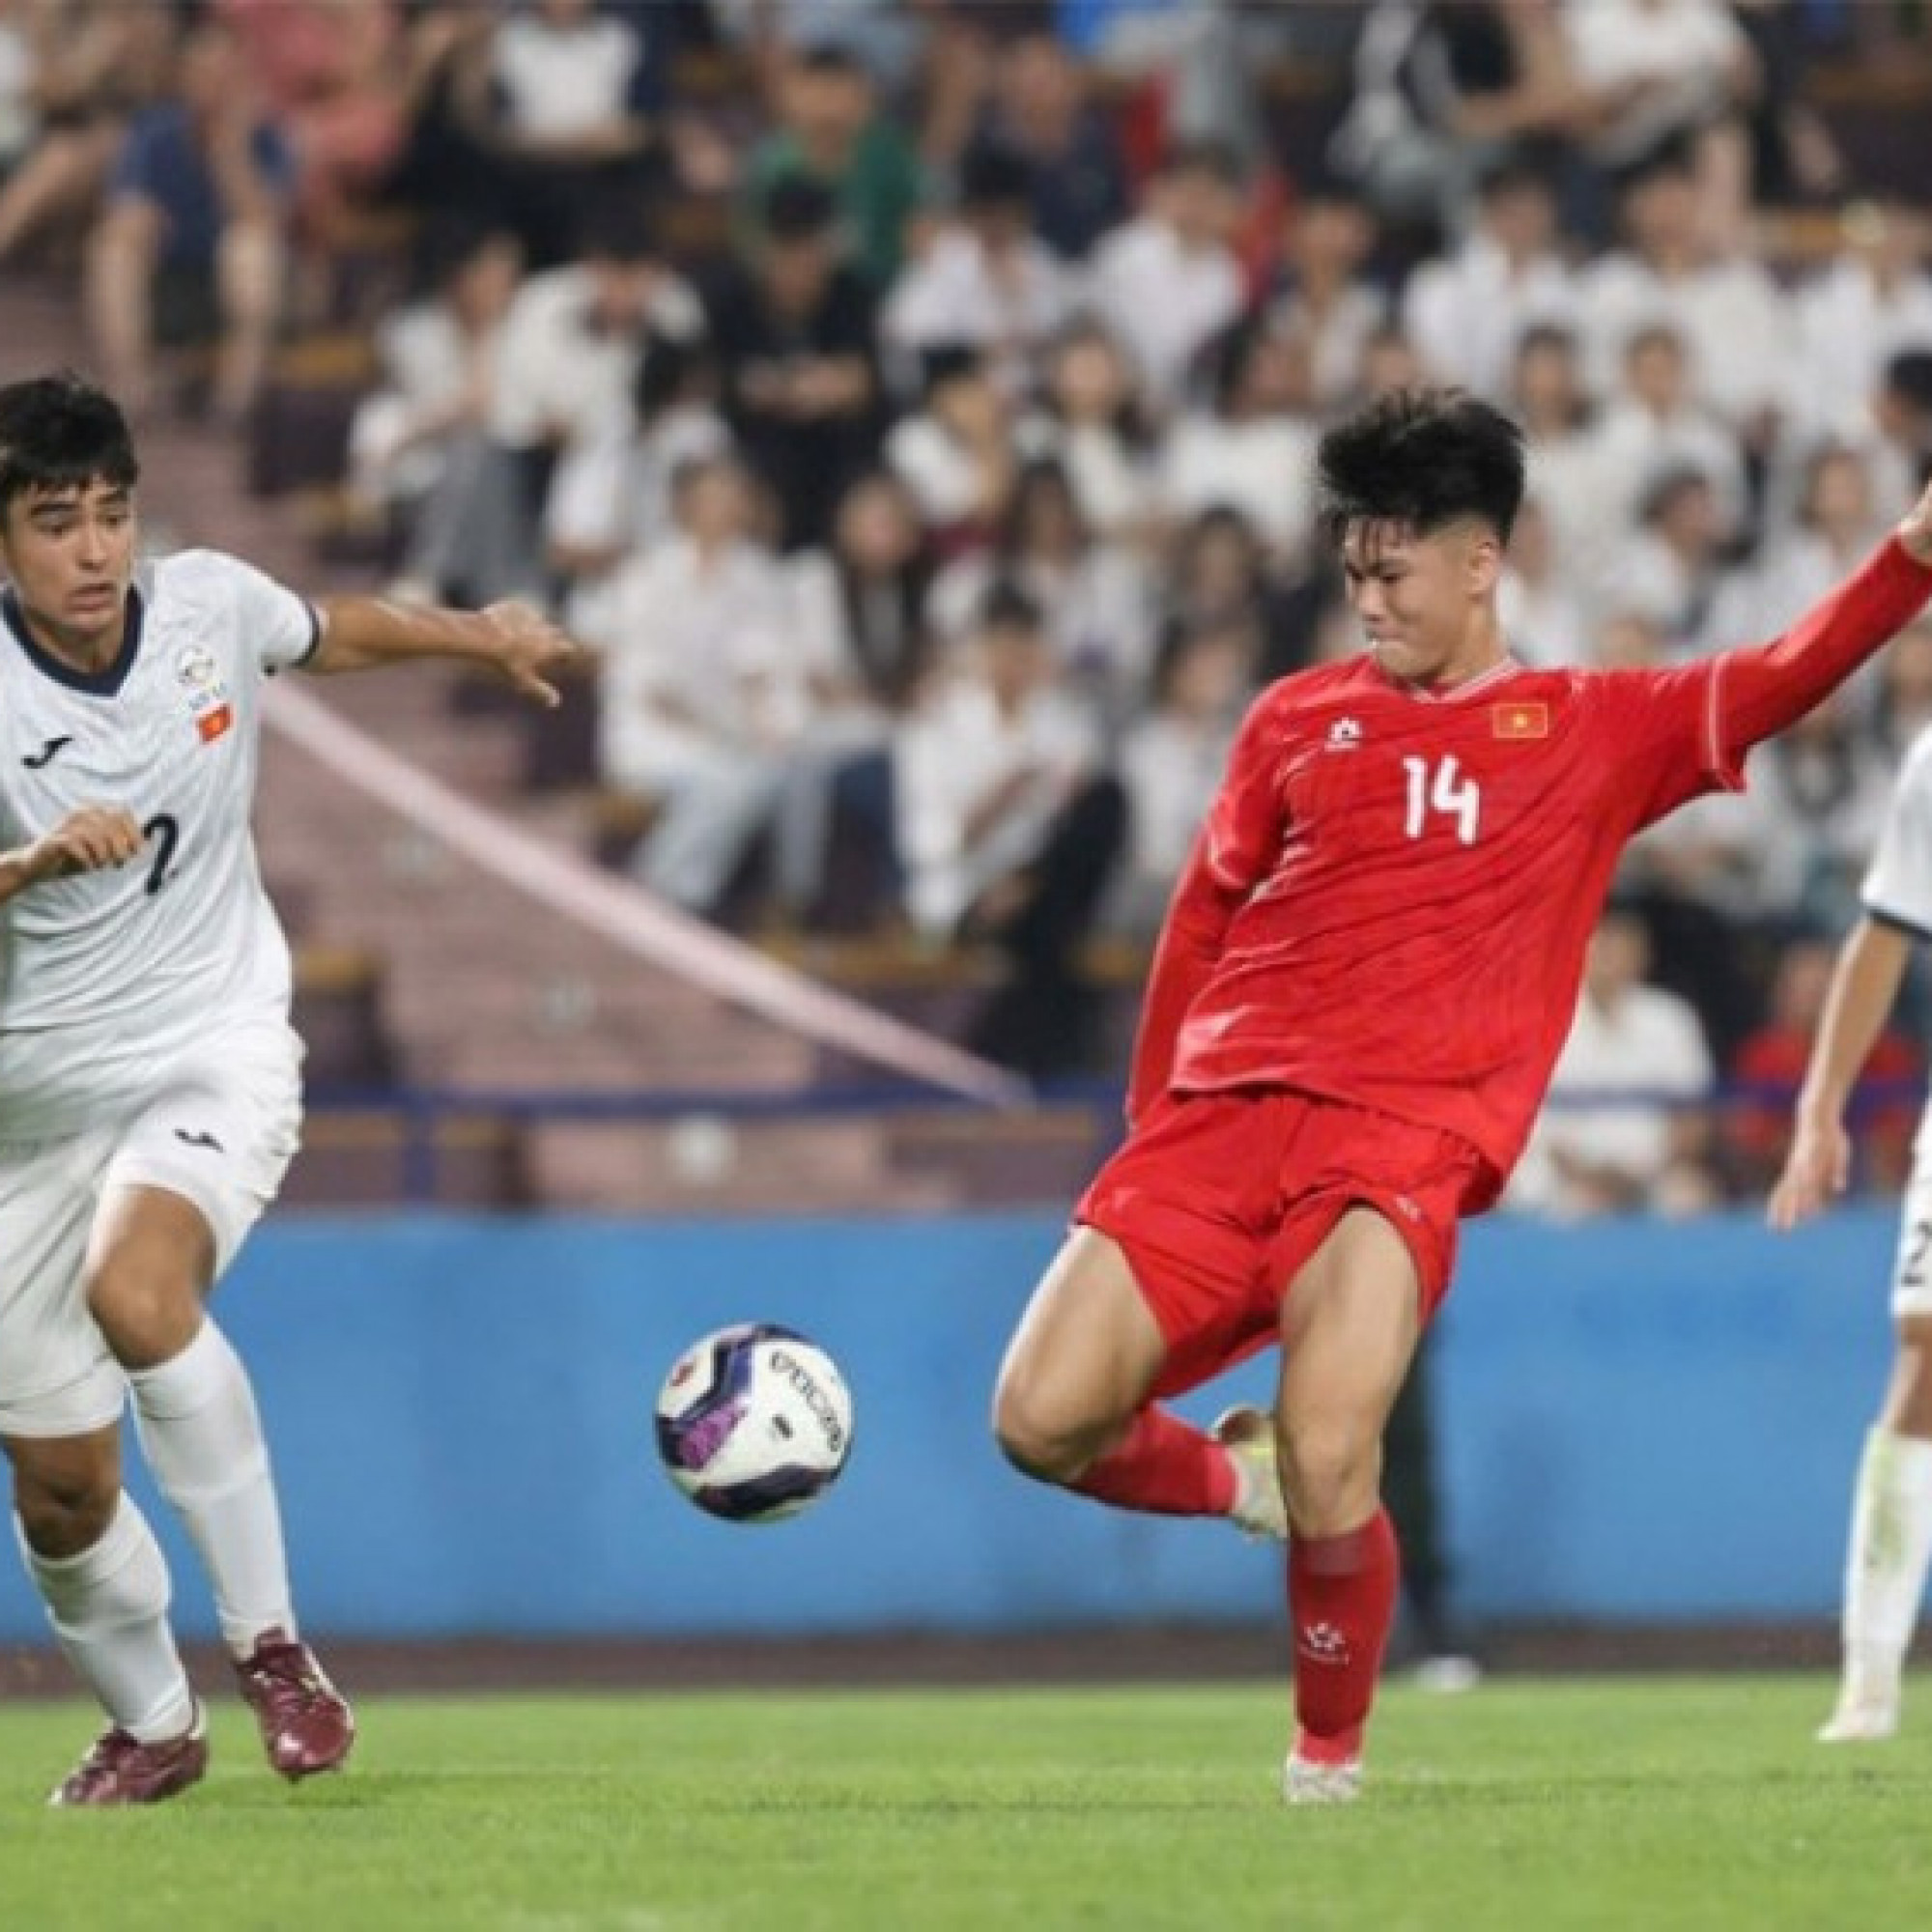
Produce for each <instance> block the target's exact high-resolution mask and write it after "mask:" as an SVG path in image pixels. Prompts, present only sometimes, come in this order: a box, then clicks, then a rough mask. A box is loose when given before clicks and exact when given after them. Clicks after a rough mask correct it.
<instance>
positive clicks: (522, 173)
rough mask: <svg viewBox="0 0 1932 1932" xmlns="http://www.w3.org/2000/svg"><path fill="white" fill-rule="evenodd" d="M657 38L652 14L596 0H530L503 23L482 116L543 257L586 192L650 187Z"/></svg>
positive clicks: (534, 247)
mask: <svg viewBox="0 0 1932 1932" xmlns="http://www.w3.org/2000/svg"><path fill="white" fill-rule="evenodd" d="M655 40H656V35H655V34H654V33H653V32H652V31H651V28H650V23H649V22H648V19H647V18H645V17H642V16H638V17H633V16H632V15H631V14H629V13H628V12H624V11H617V10H606V9H604V8H602V7H600V6H599V5H598V4H597V0H525V4H523V5H521V6H519V7H518V8H517V10H516V11H515V12H513V13H511V14H508V15H507V17H505V18H504V19H503V20H502V21H501V22H500V24H499V25H498V26H497V32H496V36H495V39H494V42H493V43H492V46H491V50H490V64H489V66H488V68H487V69H485V70H482V74H483V77H485V78H487V81H488V88H487V98H486V99H485V100H484V101H483V102H482V103H480V106H481V113H480V115H479V116H478V118H479V119H480V120H481V122H482V125H483V126H484V127H485V128H487V130H488V138H489V140H490V143H491V146H492V149H493V150H494V151H495V153H496V154H497V156H500V157H501V159H502V160H503V162H504V163H505V164H506V165H507V166H508V168H509V169H510V170H511V172H512V174H513V176H514V178H515V180H516V182H517V185H518V193H519V197H520V201H521V203H522V205H523V207H524V209H525V211H526V213H525V220H526V226H528V227H529V228H530V230H531V232H530V236H529V240H530V246H531V252H532V254H533V256H534V258H535V259H536V260H538V261H539V262H546V261H549V260H554V256H553V255H552V254H551V253H550V251H549V250H548V249H546V248H545V247H544V245H543V243H544V241H545V240H546V234H545V231H549V232H552V233H554V232H556V231H558V230H563V231H565V232H567V231H568V226H569V222H570V218H571V214H572V213H573V211H574V210H575V209H576V208H577V207H578V206H579V205H581V203H582V200H583V198H584V197H585V196H586V195H592V194H596V193H599V192H614V191H629V192H633V193H642V192H645V191H647V190H648V188H649V187H650V185H652V180H653V176H654V174H655V173H656V172H658V171H659V168H660V161H659V156H658V150H657V146H656V140H655V129H654V127H653V117H654V112H655V110H656V108H657V107H658V105H659V103H660V95H661V83H662V79H663V76H662V74H661V73H660V71H659V68H658V64H657V62H656V60H655V59H654V58H653V55H654V52H655V45H654V43H655Z"/></svg>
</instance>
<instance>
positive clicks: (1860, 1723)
mask: <svg viewBox="0 0 1932 1932" xmlns="http://www.w3.org/2000/svg"><path fill="white" fill-rule="evenodd" d="M1897 1731H1898V1691H1897V1690H1896V1689H1893V1690H1890V1691H1887V1690H1883V1689H1874V1688H1872V1687H1869V1686H1859V1687H1858V1688H1856V1689H1854V1688H1852V1687H1849V1686H1848V1687H1847V1688H1846V1689H1845V1690H1843V1691H1842V1692H1841V1693H1840V1694H1839V1697H1838V1706H1837V1709H1836V1710H1834V1711H1833V1713H1832V1715H1831V1716H1830V1717H1829V1718H1827V1719H1826V1720H1825V1721H1824V1722H1823V1723H1822V1724H1821V1725H1819V1727H1818V1742H1819V1743H1820V1744H1821V1745H1875V1744H1882V1743H1883V1742H1884V1741H1885V1740H1886V1739H1887V1738H1889V1737H1893V1736H1895V1735H1896V1734H1897Z"/></svg>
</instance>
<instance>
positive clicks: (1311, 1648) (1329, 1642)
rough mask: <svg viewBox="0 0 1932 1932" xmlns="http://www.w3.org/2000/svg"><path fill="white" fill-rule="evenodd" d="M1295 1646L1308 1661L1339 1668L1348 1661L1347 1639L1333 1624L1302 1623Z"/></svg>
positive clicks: (1345, 1665) (1346, 1664) (1344, 1667)
mask: <svg viewBox="0 0 1932 1932" xmlns="http://www.w3.org/2000/svg"><path fill="white" fill-rule="evenodd" d="M1296 1647H1297V1648H1298V1649H1299V1651H1300V1652H1301V1655H1302V1656H1303V1657H1305V1658H1306V1659H1307V1660H1308V1661H1309V1662H1310V1663H1325V1664H1327V1665H1329V1666H1330V1667H1331V1668H1333V1669H1337V1670H1340V1669H1346V1668H1347V1666H1348V1664H1349V1662H1350V1651H1349V1639H1348V1638H1347V1637H1346V1636H1344V1635H1343V1634H1342V1633H1341V1632H1340V1631H1339V1630H1337V1629H1336V1627H1335V1626H1334V1625H1333V1624H1307V1625H1304V1626H1303V1628H1302V1632H1301V1635H1300V1638H1299V1641H1298V1643H1297V1645H1296Z"/></svg>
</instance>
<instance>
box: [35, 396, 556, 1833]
mask: <svg viewBox="0 0 1932 1932" xmlns="http://www.w3.org/2000/svg"><path fill="white" fill-rule="evenodd" d="M137 471H138V465H137V462H136V458H135V454H134V450H133V447H132V445H131V442H130V440H129V438H128V426H127V422H126V419H125V418H124V416H123V415H122V413H121V411H120V409H119V408H118V407H117V406H116V404H115V403H114V402H113V401H112V400H111V399H110V398H109V397H108V396H106V395H104V394H103V393H101V392H100V391H99V389H96V388H93V387H92V386H90V385H89V384H85V383H83V382H82V381H80V380H79V379H78V378H76V377H73V376H70V375H62V376H53V377H45V378H41V379H37V380H35V381H31V382H24V383H15V384H11V385H9V386H7V387H5V388H0V566H4V570H5V576H6V578H7V580H8V582H7V587H6V589H5V591H4V593H0V930H4V943H5V952H4V962H5V963H4V969H0V970H4V976H5V977H4V983H0V1446H4V1447H5V1450H6V1453H7V1457H8V1460H9V1462H10V1463H12V1465H13V1476H14V1517H15V1528H16V1531H17V1534H18V1539H19V1545H20V1551H21V1555H22V1556H23V1558H24V1559H25V1562H26V1566H27V1570H28V1572H29V1574H30V1575H31V1576H32V1577H33V1580H34V1583H35V1585H36V1587H37V1588H38V1589H39V1591H40V1593H41V1595H42V1597H43V1599H44V1600H45V1602H46V1605H47V1611H48V1616H49V1619H50V1621H51V1623H52V1625H53V1629H54V1632H55V1634H56V1635H57V1636H58V1638H59V1640H60V1643H61V1647H62V1648H63V1650H65V1652H66V1653H67V1655H68V1658H69V1659H70V1661H71V1662H72V1664H73V1666H74V1668H75V1670H76V1671H77V1672H78V1673H79V1675H80V1677H81V1678H82V1680H83V1681H84V1682H85V1683H86V1684H87V1686H88V1688H89V1689H90V1690H92V1691H93V1692H94V1694H95V1695H96V1697H98V1698H99V1701H100V1704H101V1706H102V1707H103V1709H104V1710H105V1712H106V1714H107V1718H108V1720H109V1728H108V1729H107V1730H106V1732H105V1733H104V1734H103V1735H102V1736H101V1738H100V1739H99V1741H98V1742H97V1743H96V1744H95V1746H94V1747H92V1749H90V1750H89V1751H88V1752H87V1754H86V1755H85V1756H84V1757H83V1758H82V1760H81V1762H80V1763H79V1765H78V1766H77V1767H76V1768H75V1770H74V1771H73V1772H72V1773H71V1775H70V1776H68V1777H67V1778H66V1779H65V1780H64V1781H63V1782H62V1783H61V1785H60V1786H59V1787H58V1788H57V1789H56V1790H55V1792H54V1794H53V1798H54V1802H55V1803H57V1804H143V1803H151V1802H153V1801H155V1800H156V1799H161V1798H166V1797H169V1796H171V1795H172V1794H173V1793H175V1792H177V1791H180V1790H182V1789H183V1788H184V1787H185V1786H186V1785H189V1784H191V1783H193V1782H194V1781H195V1780H196V1779H197V1778H198V1777H199V1776H201V1775H202V1772H203V1770H204V1768H205V1766H206V1762H207V1755H208V1748H207V1744H206V1742H205V1735H204V1733H205V1726H204V1722H203V1717H202V1712H201V1708H200V1706H199V1704H198V1702H197V1701H196V1698H195V1696H194V1693H193V1692H192V1690H190V1689H189V1686H188V1680H187V1677H186V1674H185V1671H184V1670H183V1667H182V1660H181V1656H180V1653H179V1651H178V1650H177V1648H176V1644H175V1640H174V1636H173V1634H172V1633H171V1630H170V1627H169V1623H168V1614H167V1612H168V1599H169V1580H168V1576H167V1571H166V1568H165V1566H164V1563H163V1561H162V1557H161V1552H160V1549H159V1548H158V1547H157V1545H156V1541H155V1538H154V1534H153V1532H152V1531H151V1529H150V1528H149V1526H148V1523H147V1522H146V1520H144V1519H143V1517H142V1515H141V1512H140V1510H139V1509H138V1508H137V1507H136V1506H135V1504H134V1502H133V1501H132V1499H131V1498H130V1497H129V1496H128V1495H127V1494H126V1492H124V1490H123V1488H122V1479H121V1460H120V1447H119V1441H120V1437H119V1425H120V1419H121V1415H122V1411H123V1408H124V1406H125V1404H126V1402H127V1399H128V1396H129V1394H130V1393H131V1395H132V1398H133V1405H134V1415H135V1420H136V1424H137V1426H138V1429H139V1433H140V1438H141V1443H142V1447H143V1450H144V1452H145V1454H146V1458H147V1461H148V1463H149V1466H150V1467H151V1469H152V1470H153V1472H154V1475H155V1479H156V1484H157V1485H158V1487H159V1488H160V1490H161V1492H162V1493H163V1494H164V1495H165V1496H166V1497H167V1499H168V1500H169V1502H170V1503H171V1504H172V1505H173V1506H174V1508H175V1509H177V1510H178V1511H179V1512H180V1514H181V1516H182V1518H183V1520H185V1523H186V1525H187V1528H188V1530H189V1532H190V1534H191V1535H192V1538H193V1540H194V1543H195V1546H196V1548H197V1549H198V1550H199V1552H200V1554H201V1557H202V1560H203V1562H204V1563H205V1564H206V1566H207V1570H208V1574H209V1577H210V1580H211V1582H212V1584H213V1593H214V1601H215V1605H216V1608H217V1611H218V1613H219V1617H220V1623H221V1634H222V1636H223V1638H224V1639H225V1642H226V1645H227V1648H228V1650H229V1653H230V1655H231V1656H232V1657H233V1659H234V1662H235V1668H236V1672H237V1676H238V1679H239V1682H240V1687H241V1692H242V1694H243V1696H244V1697H245V1698H246V1699H247V1701H248V1703H249V1704H250V1705H251V1706H252V1707H253V1708H254V1710H255V1713H256V1716H257V1718H258V1719H259V1721H260V1724H261V1729H262V1737H263V1743H264V1746H265V1747H266V1749H267V1751H268V1754H269V1759H270V1763H271V1764H272V1765H273V1766H274V1768H275V1769H276V1770H277V1771H279V1772H281V1773H282V1774H283V1775H284V1776H287V1777H290V1778H299V1777H305V1776H309V1775H310V1774H311V1773H314V1772H319V1771H327V1770H330V1769H333V1768H334V1767H335V1766H337V1765H339V1764H341V1763H342V1761H343V1759H344V1758H345V1757H346V1756H347V1754H348V1751H349V1748H350V1746H351V1744H352V1743H353V1741H354V1738H355V1719H354V1718H353V1716H352V1714H351V1712H350V1709H349V1706H348V1704H347V1703H346V1702H345V1701H344V1700H343V1698H342V1697H341V1695H340V1694H339V1693H338V1692H337V1691H336V1690H335V1689H334V1687H333V1686H332V1685H331V1684H330V1683H329V1681H328V1679H327V1676H325V1675H324V1673H323V1671H322V1668H321V1666H320V1665H319V1664H318V1663H317V1662H316V1660H315V1658H314V1656H313V1654H312V1653H311V1652H310V1650H309V1649H308V1646H307V1645H306V1644H304V1643H303V1642H302V1641H301V1639H300V1636H299V1634H298V1626H297V1622H296V1616H295V1611H294V1608H293V1605H292V1604H291V1602H290V1588H289V1577H288V1567H287V1563H286V1559H285V1557H284V1554H283V1546H282V1526H281V1520H280V1514H279V1510H278V1508H277V1504H276V1499H275V1492H274V1486H273V1482H272V1478H271V1475H270V1466H269V1456H268V1451H267V1448H266V1446H265V1443H264V1439H263V1434H262V1426H261V1421H260V1418H259V1416H258V1414H257V1411H256V1406H255V1399H254V1396H253V1393H252V1392H251V1389H250V1386H249V1381H248V1377H247V1375H246V1372H245V1371H244V1370H243V1368H242V1365H241V1360H240V1358H239V1357H238V1356H237V1354H236V1352H235V1350H233V1349H232V1348H231V1347H230V1345H229V1343H228V1341H227V1340H226V1338H225V1337H224V1336H223V1334H222V1332H221V1330H220V1329H219V1328H218V1327H217V1326H216V1325H215V1323H214V1321H213V1319H212V1318H211V1316H210V1315H209V1314H208V1312H207V1309H206V1306H205V1304H206V1301H207V1298H208V1296H209V1293H210V1291H211V1290H212V1289H213V1285H214V1283H215V1281H216V1280H217V1279H218V1278H219V1276H220V1274H221V1272H222V1270H223V1268H225V1267H226V1265H227V1264H228V1263H229V1262H230V1261H231V1260H233V1258H234V1255H235V1252H236V1249H237V1248H238V1247H239V1246H240V1245H241V1240H242V1238H243V1236H245V1235H246V1234H247V1232H248V1230H249V1228H250V1227H251V1226H252V1225H253V1223H254V1221H255V1219H256V1217H257V1216H258V1215H260V1214H261V1212H262V1211H263V1209H264V1208H266V1207H267V1206H268V1204H269V1203H270V1201H271V1200H272V1199H273V1198H274V1195H275V1191H276V1189H277V1187H278V1186H279V1184H280V1182H281V1178H282V1174H283V1171H284V1169H285V1168H286V1167H287V1165H288V1163H289V1160H290V1157H291V1156H292V1155H293V1154H294V1152H295V1150H296V1142H297V1137H298V1128H299V1124H300V1120H301V1083H300V1062H301V1045H300V1042H299V1041H298V1038H297V1037H296V1036H295V1034H294V1033H293V1032H292V1031H291V1029H290V1026H289V993H290V969H289V951H288V945H287V942H286V941H285V940H284V938H283V936H282V932H281V928H280V926H279V924H278V923H277V921H276V918H275V915H274V912H273V911H272V909H271V908H270V904H269V901H268V899H267V897H266V896H265V895H264V894H263V891H262V884H261V878H260V874H259V872H258V870H257V867H256V862H255V851H254V845H253V842H252V839H251V838H250V833H249V815H250V810H251V807H252V803H253V798H254V791H255V774H256V763H257V755H258V752H257V745H258V737H259V732H260V725H261V700H262V690H263V680H264V679H265V678H266V677H268V676H269V675H270V674H272V673H274V672H277V671H282V670H290V669H294V668H298V667H299V668H302V669H304V670H309V671H323V672H327V671H338V670H358V669H363V668H375V667H379V666H383V665H389V664H398V663H402V662H405V661H407V660H410V659H414V658H426V657H441V658H452V659H459V660H462V661H464V662H468V663H473V664H478V665H483V666H487V667H489V668H491V669H493V670H495V671H497V673H499V674H500V675H501V676H502V677H504V678H505V679H506V680H507V681H508V682H509V683H510V684H511V685H512V686H514V687H515V688H516V689H518V690H520V691H521V692H523V693H525V694H526V696H530V697H531V698H533V699H535V700H537V701H539V702H544V703H554V702H555V701H556V692H555V689H554V686H553V685H552V683H551V682H550V680H551V678H552V677H553V676H554V675H555V674H556V673H557V672H558V671H559V670H561V669H563V668H566V667H567V666H568V665H569V664H570V662H571V660H572V659H573V658H575V657H576V656H577V647H576V646H575V645H574V644H572V643H571V642H570V641H569V639H566V638H564V637H563V636H561V635H560V634H559V633H558V632H556V631H555V630H554V629H553V628H552V627H551V626H550V625H549V624H547V623H546V622H544V621H543V619H542V618H541V617H539V616H538V615H537V614H536V613H535V612H534V611H529V610H527V609H526V608H524V607H522V606H517V605H503V606H497V607H493V608H492V609H491V610H488V611H481V612H463V611H440V610H406V609H402V608H399V607H397V606H395V605H391V604H387V603H384V602H380V601H378V600H375V599H371V598H360V597H343V598H325V599H322V600H320V601H318V602H315V603H309V602H305V601H304V600H303V599H302V598H300V597H298V596H297V595H295V594H294V593H293V592H292V591H289V590H286V589H284V588H283V587H282V586H281V585H280V584H278V583H276V582H273V581H271V580H270V578H268V577H265V576H263V575H262V574H261V573H260V572H259V571H257V570H255V569H253V568H251V567H250V566H249V565H247V564H245V563H242V562H240V561H239V560H237V559H236V558H234V557H230V556H225V555H222V554H218V553H216V552H213V551H189V552H185V553H183V554H179V555H175V556H169V557H165V558H162V559H161V560H159V561H156V562H152V563H149V562H137V542H136V532H137V524H136V518H135V506H134V485H135V479H136V475H137Z"/></svg>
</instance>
